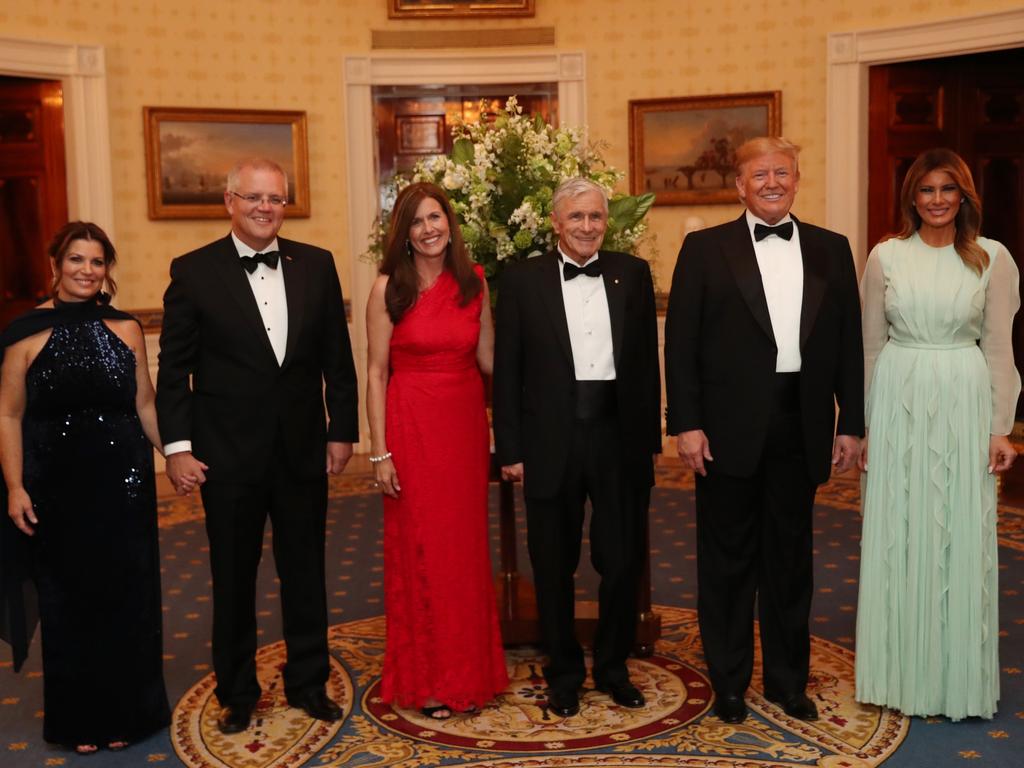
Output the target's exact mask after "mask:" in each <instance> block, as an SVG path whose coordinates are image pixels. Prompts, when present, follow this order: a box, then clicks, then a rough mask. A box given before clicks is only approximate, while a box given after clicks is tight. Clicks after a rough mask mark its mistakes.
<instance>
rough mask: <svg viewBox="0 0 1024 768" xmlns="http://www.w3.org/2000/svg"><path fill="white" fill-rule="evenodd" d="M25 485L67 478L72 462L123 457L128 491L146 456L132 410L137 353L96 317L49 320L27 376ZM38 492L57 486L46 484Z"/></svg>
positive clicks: (137, 478)
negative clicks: (59, 321)
mask: <svg viewBox="0 0 1024 768" xmlns="http://www.w3.org/2000/svg"><path fill="white" fill-rule="evenodd" d="M25 384H26V407H25V417H24V419H23V421H22V440H23V445H24V449H25V451H24V453H25V460H24V461H25V467H24V473H25V482H26V485H27V486H28V485H30V484H34V483H37V482H39V481H42V480H43V479H44V478H52V477H61V476H65V477H67V476H69V472H71V467H72V466H78V467H81V465H82V464H83V462H85V459H86V458H88V461H87V462H85V463H92V462H99V463H102V462H103V461H112V462H116V463H118V464H120V463H122V462H123V463H124V464H125V465H126V468H125V469H123V470H122V471H120V472H118V478H119V482H123V483H126V484H127V486H128V492H129V494H130V495H131V494H133V493H134V492H135V489H136V488H137V487H138V485H139V483H140V482H141V478H142V477H143V476H144V475H145V473H146V471H147V464H148V463H149V462H151V456H150V448H149V444H148V442H147V441H146V439H145V436H144V435H143V434H142V429H141V427H140V424H139V417H138V414H137V412H136V410H135V392H136V381H135V354H134V353H133V352H132V350H131V349H129V348H128V347H127V346H126V345H125V343H124V342H123V341H121V339H119V338H118V337H117V335H116V334H115V333H114V332H113V331H111V330H110V329H109V328H108V327H107V326H106V325H105V324H104V323H103V321H102V320H98V319H90V320H86V321H84V322H80V323H74V324H71V325H57V326H54V328H53V330H52V332H51V334H50V338H49V339H48V340H47V342H46V344H45V345H44V346H43V348H42V350H41V351H40V352H39V354H38V355H37V356H36V359H35V360H34V361H33V362H32V365H31V366H29V369H28V373H27V375H26V377H25ZM42 484H43V485H44V486H46V487H45V489H44V488H39V487H37V489H36V493H35V494H34V495H33V500H35V499H36V495H38V494H40V493H49V492H51V491H56V489H55V488H51V487H50V483H47V482H43V483H42Z"/></svg>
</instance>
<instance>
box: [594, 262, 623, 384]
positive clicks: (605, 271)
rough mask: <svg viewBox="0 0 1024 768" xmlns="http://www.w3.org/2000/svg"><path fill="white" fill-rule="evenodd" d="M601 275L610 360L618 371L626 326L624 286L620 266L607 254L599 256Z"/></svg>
mask: <svg viewBox="0 0 1024 768" xmlns="http://www.w3.org/2000/svg"><path fill="white" fill-rule="evenodd" d="M599 259H600V261H601V275H602V276H603V277H604V292H605V295H606V296H607V297H608V317H609V320H610V321H611V324H612V358H613V359H614V360H615V370H619V359H620V358H621V357H622V334H623V332H624V327H625V324H626V286H625V285H624V284H623V282H622V281H623V279H624V278H623V274H622V270H621V269H620V267H621V266H622V265H621V264H620V263H619V262H618V261H617V260H616V259H613V258H609V257H608V255H607V254H604V253H602V254H600V256H599Z"/></svg>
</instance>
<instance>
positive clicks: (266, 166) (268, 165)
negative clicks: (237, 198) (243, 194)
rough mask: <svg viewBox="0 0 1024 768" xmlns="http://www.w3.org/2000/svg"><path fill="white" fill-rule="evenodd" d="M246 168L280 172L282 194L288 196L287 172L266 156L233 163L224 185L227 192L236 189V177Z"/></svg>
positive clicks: (235, 190)
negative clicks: (282, 181) (282, 185)
mask: <svg viewBox="0 0 1024 768" xmlns="http://www.w3.org/2000/svg"><path fill="white" fill-rule="evenodd" d="M246 168H252V169H253V170H254V171H274V172H276V173H279V174H281V178H283V179H284V195H285V197H287V196H288V174H287V173H285V170H284V168H282V167H281V166H280V165H278V164H277V163H275V162H274V161H273V160H270V159H268V158H266V157H247V158H245V159H244V160H239V161H238V162H237V163H235V165H234V167H232V169H231V170H230V171H228V180H227V184H226V186H225V189H226V190H227V191H228V192H237V191H238V177H239V176H241V175H242V171H243V170H245V169H246Z"/></svg>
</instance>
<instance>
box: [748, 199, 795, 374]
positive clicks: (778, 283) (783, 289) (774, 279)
mask: <svg viewBox="0 0 1024 768" xmlns="http://www.w3.org/2000/svg"><path fill="white" fill-rule="evenodd" d="M787 221H792V217H791V216H790V215H789V214H788V213H787V214H786V215H785V216H784V217H782V218H781V219H780V220H779V221H777V222H776V223H775V225H774V226H778V225H779V224H784V223H786V222H787ZM755 224H764V225H765V226H767V225H768V223H767V222H766V221H763V220H762V219H759V218H758V217H757V216H755V215H754V214H752V213H751V212H750V211H747V226H748V227H749V228H750V241H751V242H752V243H753V244H754V255H755V256H756V257H757V268H758V270H759V271H760V272H761V285H762V286H763V287H764V297H765V300H766V301H767V302H768V315H769V317H771V321H772V333H773V334H775V346H776V348H777V349H778V355H777V357H776V358H775V371H776V373H794V372H796V371H799V370H800V309H801V307H802V306H803V299H804V262H803V258H802V257H801V255H800V228H799V227H798V226H797V224H796V222H795V221H794V222H793V237H792V239H790V240H783V239H782V238H781V237H779V236H778V235H768V237H766V238H765V239H764V240H762V241H760V242H758V241H757V240H755V239H754V225H755Z"/></svg>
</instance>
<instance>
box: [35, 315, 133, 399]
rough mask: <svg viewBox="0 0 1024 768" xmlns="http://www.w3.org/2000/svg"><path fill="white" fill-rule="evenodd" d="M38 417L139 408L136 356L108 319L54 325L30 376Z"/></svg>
mask: <svg viewBox="0 0 1024 768" xmlns="http://www.w3.org/2000/svg"><path fill="white" fill-rule="evenodd" d="M26 385H27V388H28V393H27V395H28V402H27V404H26V413H27V414H28V416H29V417H30V418H33V419H50V418H54V417H57V416H65V415H66V416H69V417H72V416H74V415H75V414H76V413H81V412H83V411H88V412H90V413H93V414H102V413H103V412H104V411H108V410H113V411H121V410H124V409H125V408H129V409H130V410H131V411H132V412H133V413H134V410H135V386H136V385H135V354H134V353H133V352H132V351H131V349H129V348H128V347H127V346H126V345H125V343H124V342H123V341H121V339H119V338H118V337H117V335H116V334H115V333H114V332H113V331H111V330H110V329H109V328H107V326H106V325H105V324H104V322H103V321H102V320H90V321H87V322H84V323H78V324H75V325H59V326H56V327H54V329H53V331H52V333H51V334H50V338H49V340H48V341H47V342H46V345H45V346H44V347H43V349H42V350H41V351H40V352H39V355H38V356H37V357H36V359H35V360H34V361H33V362H32V365H31V367H30V368H29V370H28V375H27V377H26Z"/></svg>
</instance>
